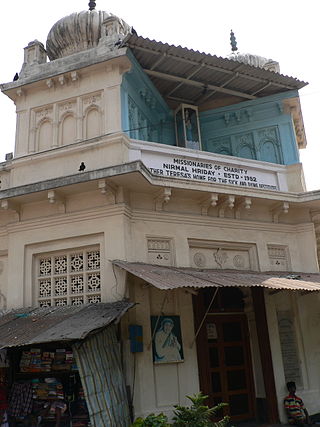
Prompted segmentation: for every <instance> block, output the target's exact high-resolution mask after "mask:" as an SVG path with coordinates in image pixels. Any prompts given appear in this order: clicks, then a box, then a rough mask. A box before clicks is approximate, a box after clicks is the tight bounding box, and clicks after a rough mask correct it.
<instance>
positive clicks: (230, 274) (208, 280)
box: [112, 260, 320, 291]
mask: <svg viewBox="0 0 320 427" xmlns="http://www.w3.org/2000/svg"><path fill="white" fill-rule="evenodd" d="M112 263H113V264H114V265H116V266H117V267H120V268H122V269H124V270H126V271H128V272H129V273H131V274H133V275H134V276H137V277H140V278H141V279H143V280H145V281H146V282H147V283H150V284H151V285H153V286H155V287H156V288H158V289H179V288H195V289H197V288H207V287H227V286H234V287H251V286H260V287H264V288H268V289H283V290H295V291H320V274H318V273H292V272H256V271H243V270H213V269H197V268H187V267H164V266H160V265H152V264H144V263H138V262H127V261H119V260H115V261H112Z"/></svg>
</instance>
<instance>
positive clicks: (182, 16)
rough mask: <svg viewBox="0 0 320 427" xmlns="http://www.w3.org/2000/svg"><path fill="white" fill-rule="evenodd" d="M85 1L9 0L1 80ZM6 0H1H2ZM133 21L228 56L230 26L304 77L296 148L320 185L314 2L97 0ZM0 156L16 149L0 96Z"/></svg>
mask: <svg viewBox="0 0 320 427" xmlns="http://www.w3.org/2000/svg"><path fill="white" fill-rule="evenodd" d="M88 2H89V1H88V0H54V1H48V0H32V1H27V0H15V1H12V2H10V6H9V4H8V5H7V6H6V7H3V8H2V9H1V12H0V13H1V17H2V19H1V26H0V83H6V82H10V81H12V79H13V76H14V75H15V73H16V72H19V71H20V69H21V66H22V62H23V48H24V47H25V46H26V45H27V44H28V43H29V42H30V41H32V40H35V39H38V40H39V41H41V42H42V43H44V44H45V42H46V38H47V34H48V33H49V30H50V28H51V27H52V26H53V24H54V23H55V22H56V21H58V20H59V19H61V18H62V17H64V16H66V15H69V14H70V13H73V12H79V11H81V10H86V9H88ZM6 3H7V2H6ZM96 3H97V7H96V9H97V10H106V11H107V12H111V13H113V14H114V15H117V16H119V17H120V18H122V19H124V20H125V21H126V22H127V23H128V24H129V25H132V26H133V27H134V29H135V30H136V31H137V33H138V35H141V36H143V37H148V38H150V39H155V40H157V41H162V42H166V43H169V44H174V45H177V46H178V45H181V46H183V47H188V48H191V49H194V50H199V51H201V52H205V53H209V54H214V55H217V56H222V57H226V56H228V55H229V54H230V53H231V47H230V40H229V37H230V30H231V29H232V30H233V31H234V33H235V36H236V39H237V44H238V49H239V52H241V53H251V54H257V55H261V56H264V57H267V58H271V59H273V60H275V61H278V62H279V63H280V72H281V74H285V75H289V76H293V77H296V78H298V79H299V80H303V81H305V82H308V83H309V85H308V86H306V87H305V88H303V89H301V90H300V100H301V105H302V112H303V118H304V125H305V131H306V136H307V142H308V144H307V148H306V149H304V150H301V151H300V156H301V161H302V163H303V165H304V172H305V178H306V184H307V190H309V191H312V190H316V189H320V167H319V159H320V146H319V141H318V139H319V138H320V117H319V114H318V112H317V110H318V109H319V107H318V104H319V102H318V98H319V96H320V56H319V51H318V50H316V48H317V44H318V39H319V31H318V30H317V28H318V21H319V13H318V8H317V4H318V2H317V1H316V0H304V2H301V0H265V1H262V0H260V1H258V0H241V1H239V0H228V1H215V0H198V1H196V2H195V1H191V0H184V1H181V0H161V1H154V0H153V1H150V0H136V1H132V0H122V1H119V0H96ZM0 126H1V140H0V162H2V161H4V158H5V154H6V153H9V152H12V151H14V138H15V106H14V104H13V102H12V101H11V100H10V99H9V98H7V97H6V96H5V95H4V94H0Z"/></svg>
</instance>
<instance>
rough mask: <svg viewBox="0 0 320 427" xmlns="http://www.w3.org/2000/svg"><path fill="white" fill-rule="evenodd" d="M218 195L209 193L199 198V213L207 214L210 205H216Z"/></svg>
mask: <svg viewBox="0 0 320 427" xmlns="http://www.w3.org/2000/svg"><path fill="white" fill-rule="evenodd" d="M218 198H219V195H218V194H216V193H211V194H210V195H209V196H207V197H205V198H204V199H202V200H201V202H200V203H201V215H208V211H209V208H210V207H215V206H217V202H218Z"/></svg>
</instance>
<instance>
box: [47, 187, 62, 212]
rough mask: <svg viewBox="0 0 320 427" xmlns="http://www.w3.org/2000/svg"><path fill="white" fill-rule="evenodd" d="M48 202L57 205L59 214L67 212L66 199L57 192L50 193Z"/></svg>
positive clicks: (50, 191)
mask: <svg viewBox="0 0 320 427" xmlns="http://www.w3.org/2000/svg"><path fill="white" fill-rule="evenodd" d="M48 201H49V203H51V204H57V206H58V209H59V212H61V213H65V212H66V203H65V199H64V198H63V197H62V196H61V195H60V194H59V193H58V192H57V191H56V190H49V191H48Z"/></svg>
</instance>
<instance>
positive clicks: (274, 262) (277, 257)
mask: <svg viewBox="0 0 320 427" xmlns="http://www.w3.org/2000/svg"><path fill="white" fill-rule="evenodd" d="M267 247H268V255H269V262H270V270H275V271H290V270H291V267H290V261H289V250H288V247H287V246H280V245H268V246H267Z"/></svg>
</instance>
